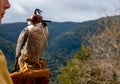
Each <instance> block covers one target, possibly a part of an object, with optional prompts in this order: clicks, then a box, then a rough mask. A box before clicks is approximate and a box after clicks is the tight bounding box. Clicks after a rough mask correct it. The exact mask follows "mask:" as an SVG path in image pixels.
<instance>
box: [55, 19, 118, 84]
mask: <svg viewBox="0 0 120 84" xmlns="http://www.w3.org/2000/svg"><path fill="white" fill-rule="evenodd" d="M119 37H120V19H119V18H118V17H117V18H114V17H107V18H105V19H104V31H102V32H100V33H97V34H94V35H92V36H88V38H87V40H88V42H89V45H86V46H85V45H83V46H82V48H81V49H80V50H78V51H77V52H76V53H75V54H74V57H73V58H72V59H71V60H69V61H68V62H67V65H66V66H65V67H63V68H62V69H61V74H60V75H58V77H57V78H58V80H59V84H67V83H68V84H119V83H120V71H119V69H120V61H119V60H120V40H119Z"/></svg>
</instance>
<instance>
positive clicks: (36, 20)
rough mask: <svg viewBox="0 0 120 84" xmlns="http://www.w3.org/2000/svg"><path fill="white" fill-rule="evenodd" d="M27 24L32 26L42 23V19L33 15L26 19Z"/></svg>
mask: <svg viewBox="0 0 120 84" xmlns="http://www.w3.org/2000/svg"><path fill="white" fill-rule="evenodd" d="M27 21H28V22H30V23H32V24H37V23H40V22H42V21H43V18H42V16H41V15H38V14H33V15H32V16H31V17H29V18H28V19H27Z"/></svg>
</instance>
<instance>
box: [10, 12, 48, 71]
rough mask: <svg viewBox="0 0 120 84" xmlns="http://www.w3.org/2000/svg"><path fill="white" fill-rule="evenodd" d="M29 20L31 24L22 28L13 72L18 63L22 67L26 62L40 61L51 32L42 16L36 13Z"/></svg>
mask: <svg viewBox="0 0 120 84" xmlns="http://www.w3.org/2000/svg"><path fill="white" fill-rule="evenodd" d="M27 21H28V24H29V25H28V26H27V27H26V28H24V29H23V30H22V32H21V33H20V35H19V38H18V41H17V46H16V63H15V68H14V69H13V71H12V72H14V71H16V69H17V66H18V65H19V68H20V69H21V68H22V67H23V66H24V63H25V62H27V63H29V64H33V63H35V62H37V61H39V57H40V55H41V53H42V52H43V50H44V49H45V48H46V45H47V40H48V37H49V32H48V27H47V26H46V25H45V22H43V21H42V16H40V15H37V14H34V15H32V16H31V17H30V18H28V19H27Z"/></svg>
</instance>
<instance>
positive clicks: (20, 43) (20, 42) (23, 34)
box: [16, 28, 28, 57]
mask: <svg viewBox="0 0 120 84" xmlns="http://www.w3.org/2000/svg"><path fill="white" fill-rule="evenodd" d="M27 38H28V30H27V28H24V29H23V30H22V32H21V33H20V35H19V38H18V41H17V46H16V57H19V56H20V55H21V49H22V48H23V46H24V45H25V43H26V41H27Z"/></svg>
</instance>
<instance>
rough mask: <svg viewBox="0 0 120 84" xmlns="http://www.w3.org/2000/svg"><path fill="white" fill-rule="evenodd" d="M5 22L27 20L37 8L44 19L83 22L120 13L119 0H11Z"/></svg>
mask: <svg viewBox="0 0 120 84" xmlns="http://www.w3.org/2000/svg"><path fill="white" fill-rule="evenodd" d="M9 1H10V3H11V8H10V9H9V10H7V11H6V15H5V18H4V19H3V23H13V22H25V21H26V19H27V18H28V17H29V16H31V15H32V14H33V11H34V9H35V8H39V9H41V10H42V11H43V13H42V16H43V18H44V19H47V20H51V21H56V22H64V21H72V22H83V21H88V20H94V19H98V18H100V17H102V16H105V15H115V14H120V10H119V9H120V1H119V0H9Z"/></svg>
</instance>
